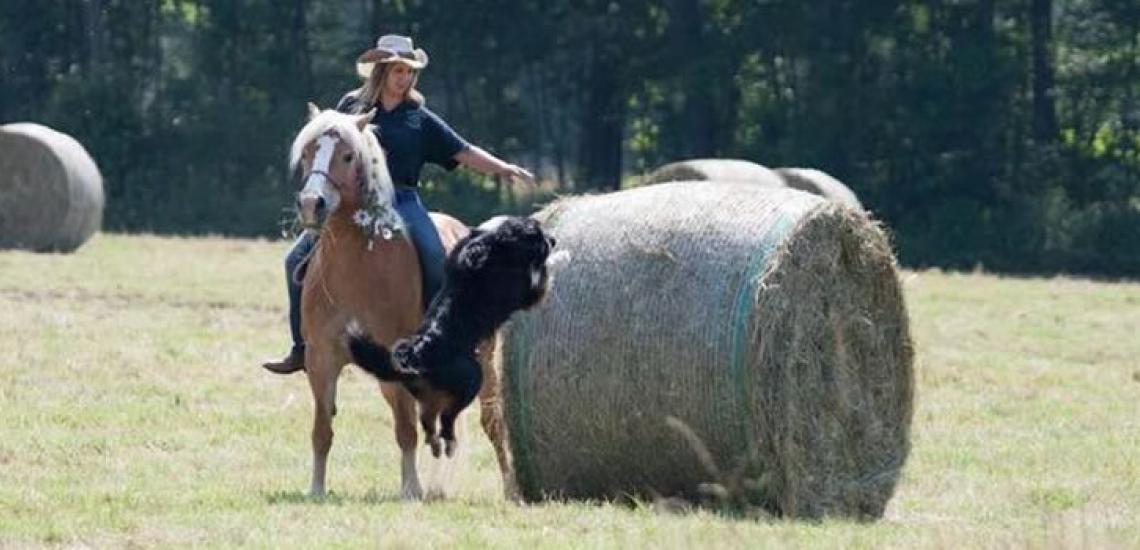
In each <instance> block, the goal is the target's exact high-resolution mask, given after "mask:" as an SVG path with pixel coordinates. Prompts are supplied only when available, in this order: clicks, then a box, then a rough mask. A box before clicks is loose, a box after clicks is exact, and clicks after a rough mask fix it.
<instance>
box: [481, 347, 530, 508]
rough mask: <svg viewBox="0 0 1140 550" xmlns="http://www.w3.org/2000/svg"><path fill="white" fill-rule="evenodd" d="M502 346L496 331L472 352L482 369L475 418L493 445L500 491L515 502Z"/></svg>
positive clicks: (517, 498) (515, 485) (515, 487)
mask: <svg viewBox="0 0 1140 550" xmlns="http://www.w3.org/2000/svg"><path fill="white" fill-rule="evenodd" d="M501 349H502V339H501V338H500V335H499V334H496V335H495V336H494V337H492V338H489V339H487V340H484V341H483V342H482V343H481V344H480V345H479V349H478V351H477V352H476V353H477V354H478V357H479V366H480V368H482V369H483V387H482V388H480V389H479V420H480V423H481V424H482V425H483V433H485V434H487V439H490V440H491V446H492V447H494V449H495V458H496V459H498V462H499V472H500V473H501V474H502V476H503V495H504V496H505V497H506V498H507V500H510V501H514V502H518V501H520V500H521V499H522V497H521V495H520V493H519V488H518V484H517V483H516V482H515V470H514V465H513V464H512V461H511V454H510V451H508V450H507V427H506V423H505V421H504V419H503V401H502V394H501V391H500V389H501V387H500V385H501V383H502V380H501V379H500V377H499V373H500V372H502V358H501V357H499V356H498V355H499V351H500V350H501Z"/></svg>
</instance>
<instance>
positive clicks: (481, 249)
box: [458, 240, 491, 269]
mask: <svg viewBox="0 0 1140 550" xmlns="http://www.w3.org/2000/svg"><path fill="white" fill-rule="evenodd" d="M490 252H491V251H490V249H489V248H488V247H487V245H486V244H485V243H482V242H479V241H476V240H470V241H468V242H467V244H466V245H465V246H464V247H463V248H462V249H460V250H459V258H458V260H459V265H461V266H463V267H465V268H467V269H482V268H483V266H484V265H486V264H487V257H488V255H490Z"/></svg>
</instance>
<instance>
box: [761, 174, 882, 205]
mask: <svg viewBox="0 0 1140 550" xmlns="http://www.w3.org/2000/svg"><path fill="white" fill-rule="evenodd" d="M775 173H776V174H777V175H779V177H781V178H783V180H784V183H785V184H786V185H787V186H788V187H791V188H792V189H799V190H800V191H806V192H808V193H812V194H815V195H819V196H821V197H824V198H827V199H831V200H833V201H835V202H838V203H840V204H846V205H847V206H850V207H852V208H857V209H859V210H862V209H863V205H862V204H861V203H860V202H859V198H858V197H856V196H855V192H854V191H852V190H851V188H849V187H847V186H846V185H843V182H841V181H839V180H837V179H835V177H834V176H832V175H831V174H828V173H827V172H824V171H822V170H816V169H815V168H777V169H776V170H775Z"/></svg>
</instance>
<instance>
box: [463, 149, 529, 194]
mask: <svg viewBox="0 0 1140 550" xmlns="http://www.w3.org/2000/svg"><path fill="white" fill-rule="evenodd" d="M455 160H457V161H459V162H460V163H461V164H463V165H464V166H468V167H470V168H471V169H473V170H475V171H476V172H479V173H482V174H486V175H488V176H506V177H508V178H511V179H512V180H522V181H525V182H527V183H529V184H531V185H534V174H531V173H530V172H529V171H527V169H526V168H523V167H521V166H519V165H517V164H511V163H509V162H504V161H502V160H500V159H499V158H498V157H496V156H495V155H492V154H491V153H488V152H486V151H484V150H483V149H482V148H480V147H477V146H475V145H468V146H467V148H466V149H464V150H462V151H460V152H458V153H456V154H455Z"/></svg>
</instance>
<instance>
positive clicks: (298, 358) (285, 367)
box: [261, 346, 305, 374]
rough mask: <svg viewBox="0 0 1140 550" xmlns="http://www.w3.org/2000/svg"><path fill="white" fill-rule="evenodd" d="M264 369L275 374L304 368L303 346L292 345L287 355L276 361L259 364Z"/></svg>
mask: <svg viewBox="0 0 1140 550" xmlns="http://www.w3.org/2000/svg"><path fill="white" fill-rule="evenodd" d="M261 366H262V367H265V370H267V371H269V372H272V373H276V374H290V373H294V372H297V371H299V370H305V346H293V349H290V350H289V355H286V356H285V358H283V359H279V360H277V361H266V362H264V363H262V364H261Z"/></svg>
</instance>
